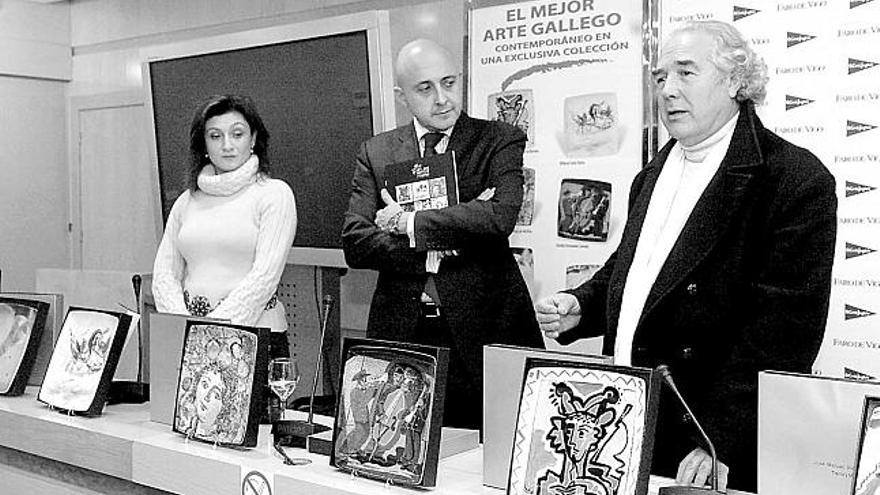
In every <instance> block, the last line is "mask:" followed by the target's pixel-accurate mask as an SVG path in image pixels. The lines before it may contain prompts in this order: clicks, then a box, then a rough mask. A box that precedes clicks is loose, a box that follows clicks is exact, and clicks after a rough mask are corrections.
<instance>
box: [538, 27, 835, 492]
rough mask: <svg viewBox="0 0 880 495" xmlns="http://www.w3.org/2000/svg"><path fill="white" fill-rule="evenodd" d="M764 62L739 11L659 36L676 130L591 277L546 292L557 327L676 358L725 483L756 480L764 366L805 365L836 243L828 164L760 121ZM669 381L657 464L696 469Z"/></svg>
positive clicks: (689, 472)
mask: <svg viewBox="0 0 880 495" xmlns="http://www.w3.org/2000/svg"><path fill="white" fill-rule="evenodd" d="M766 80H767V77H766V66H765V65H764V63H763V61H762V60H761V59H760V58H759V57H758V56H757V55H756V54H755V53H754V52H753V51H752V50H751V48H750V47H749V46H748V44H747V43H746V42H745V40H744V39H743V38H742V36H741V35H740V34H739V33H738V32H737V31H736V29H735V28H733V27H732V26H730V25H728V24H725V23H721V22H715V21H710V22H696V23H691V24H688V25H686V26H684V27H683V28H680V29H679V30H677V31H675V32H674V33H673V34H672V35H671V37H670V38H669V40H668V41H667V42H666V43H665V44H664V45H663V49H662V51H661V56H660V59H659V62H658V66H657V67H656V69H655V70H654V84H655V92H656V95H657V102H658V107H659V112H660V117H661V120H662V121H663V124H664V125H665V126H666V129H667V130H668V131H669V134H670V135H671V136H672V138H673V139H672V140H670V142H669V143H667V144H666V146H664V147H663V149H662V150H660V152H659V154H658V155H657V156H656V157H655V158H654V160H652V161H651V162H650V163H649V164H648V165H647V166H646V167H645V168H644V169H643V170H642V171H641V172H640V173H639V174H638V175H637V176H636V178H635V180H634V181H633V184H632V188H631V190H630V201H629V208H630V209H629V217H628V219H627V223H626V226H625V228H624V231H623V234H622V238H621V242H620V245H619V246H618V248H617V251H616V252H615V253H614V254H612V255H611V257H610V258H609V259H608V261H607V262H606V264H605V265H604V266H603V268H602V269H600V270H599V271H598V272H597V273H596V274H595V275H594V276H593V278H592V279H591V280H589V281H587V282H585V283H584V284H582V285H581V286H579V287H577V288H575V289H573V290H571V291H566V292H562V293H558V294H555V295H552V296H550V297H548V298H546V299H544V300H542V301H540V302H539V303H538V304H537V305H536V310H537V312H538V321H539V323H540V324H541V327H542V330H543V331H544V332H545V334H546V335H547V336H548V337H551V338H556V339H557V340H558V341H559V342H561V343H569V342H572V341H574V340H576V339H579V338H583V337H588V336H597V335H604V337H605V338H604V352H605V353H606V354H613V355H614V358H615V362H616V363H619V364H623V365H630V364H631V365H634V366H647V367H655V366H657V365H659V364H666V365H668V366H669V368H670V370H671V372H672V374H673V376H674V377H675V380H676V383H677V384H678V386H679V389H680V391H681V393H682V395H683V396H684V397H685V399H686V400H688V402H689V404H690V406H691V408H692V409H693V411H694V415H695V416H696V417H697V418H698V420H699V421H700V422H701V423H702V425H703V426H704V428H705V429H706V431H707V433H708V435H709V437H710V438H711V439H712V440H713V442H714V444H715V446H716V448H717V451H718V456H719V460H720V461H721V465H720V466H719V470H718V475H719V478H720V481H721V484H722V486H724V485H726V484H727V481H728V475H729V481H730V484H731V485H733V487H734V488H738V489H746V490H754V489H755V486H756V466H757V405H758V396H757V395H758V394H757V387H758V372H759V371H761V370H765V369H775V370H787V371H795V372H805V373H808V372H810V367H811V365H812V363H813V361H814V359H815V357H816V354H817V353H818V350H819V346H820V345H821V342H822V335H823V331H824V326H825V318H826V315H827V312H828V297H829V292H830V282H831V265H832V261H833V256H834V242H835V233H836V208H837V199H836V197H835V193H834V179H833V177H832V176H831V174H830V173H829V172H828V170H827V169H826V168H825V167H824V166H823V165H822V163H821V162H819V160H818V159H817V158H816V157H815V156H813V154H811V153H810V152H809V151H807V150H805V149H803V148H799V147H797V146H795V145H793V144H791V143H789V142H787V141H785V140H783V139H782V138H780V137H779V136H777V135H776V134H774V133H772V132H771V131H769V130H767V129H766V128H764V126H763V125H762V124H761V121H760V120H759V119H758V117H757V115H756V114H755V109H754V104H755V103H760V102H761V101H762V100H763V97H764V95H765V94H766V90H765V87H764V86H765V84H766ZM682 413H683V411H682V409H681V407H680V406H679V405H678V402H677V401H676V399H675V397H674V396H673V395H672V394H671V393H670V392H668V391H666V390H664V391H663V395H662V397H661V401H660V412H659V417H658V422H657V435H656V443H655V449H654V466H653V467H654V472H656V473H658V474H664V475H667V476H674V477H676V478H677V481H678V483H680V484H694V485H702V484H703V483H704V482H706V480H707V478H708V476H709V474H710V472H711V470H712V464H711V462H710V459H709V455H708V454H707V453H706V451H705V450H703V448H701V447H700V446H699V445H701V443H700V442H699V441H695V440H693V439H692V438H691V437H693V436H694V427H693V425H688V424H686V423H687V422H688V418H685V417H683V414H682Z"/></svg>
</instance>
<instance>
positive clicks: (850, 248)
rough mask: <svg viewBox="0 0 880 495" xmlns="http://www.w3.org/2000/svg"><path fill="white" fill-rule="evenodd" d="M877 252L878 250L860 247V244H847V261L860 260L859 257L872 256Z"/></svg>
mask: <svg viewBox="0 0 880 495" xmlns="http://www.w3.org/2000/svg"><path fill="white" fill-rule="evenodd" d="M875 251H877V250H876V249H871V248H867V247H865V246H859V245H858V244H853V243H851V242H847V243H846V259H850V258H858V257H859V256H864V255H866V254H871V253H873V252H875Z"/></svg>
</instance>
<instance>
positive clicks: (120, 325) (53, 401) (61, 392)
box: [37, 307, 132, 415]
mask: <svg viewBox="0 0 880 495" xmlns="http://www.w3.org/2000/svg"><path fill="white" fill-rule="evenodd" d="M131 319H132V317H131V316H130V315H128V314H125V313H117V312H113V311H104V310H99V309H88V308H77V307H70V308H69V309H68V311H67V316H66V317H65V319H64V324H63V325H62V326H61V332H60V333H59V334H58V341H57V342H55V348H54V350H53V352H52V358H51V359H50V360H49V367H48V368H47V370H46V377H45V378H44V379H43V384H42V386H41V387H40V393H39V395H38V396H37V398H38V399H39V400H40V401H42V402H44V403H46V404H48V405H50V406H52V407H56V408H59V409H61V410H63V411H69V412H77V413H84V414H86V415H95V414H100V413H101V411H102V410H103V409H104V402H106V399H107V389H108V388H109V386H110V380H111V379H112V377H113V373H114V372H115V371H116V365H117V363H118V362H119V355H120V354H121V352H122V346H123V344H124V343H125V338H126V336H127V334H128V328H129V327H130V326H131Z"/></svg>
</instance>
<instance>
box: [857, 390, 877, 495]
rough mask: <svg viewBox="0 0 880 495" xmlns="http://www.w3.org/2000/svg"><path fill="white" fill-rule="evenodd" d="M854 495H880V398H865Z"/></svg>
mask: <svg viewBox="0 0 880 495" xmlns="http://www.w3.org/2000/svg"><path fill="white" fill-rule="evenodd" d="M854 465H855V478H853V491H852V495H877V494H880V397H865V409H864V412H863V414H862V425H861V435H860V438H859V447H858V449H857V450H856V462H855V464H854Z"/></svg>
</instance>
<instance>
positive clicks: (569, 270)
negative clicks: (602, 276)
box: [565, 265, 602, 289]
mask: <svg viewBox="0 0 880 495" xmlns="http://www.w3.org/2000/svg"><path fill="white" fill-rule="evenodd" d="M600 268H602V265H568V266H567V267H566V268H565V288H566V289H574V288H575V287H577V286H579V285H581V284H582V283H584V282H586V281H587V280H590V279H591V278H593V275H594V274H595V273H596V272H597V271H599V269H600Z"/></svg>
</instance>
